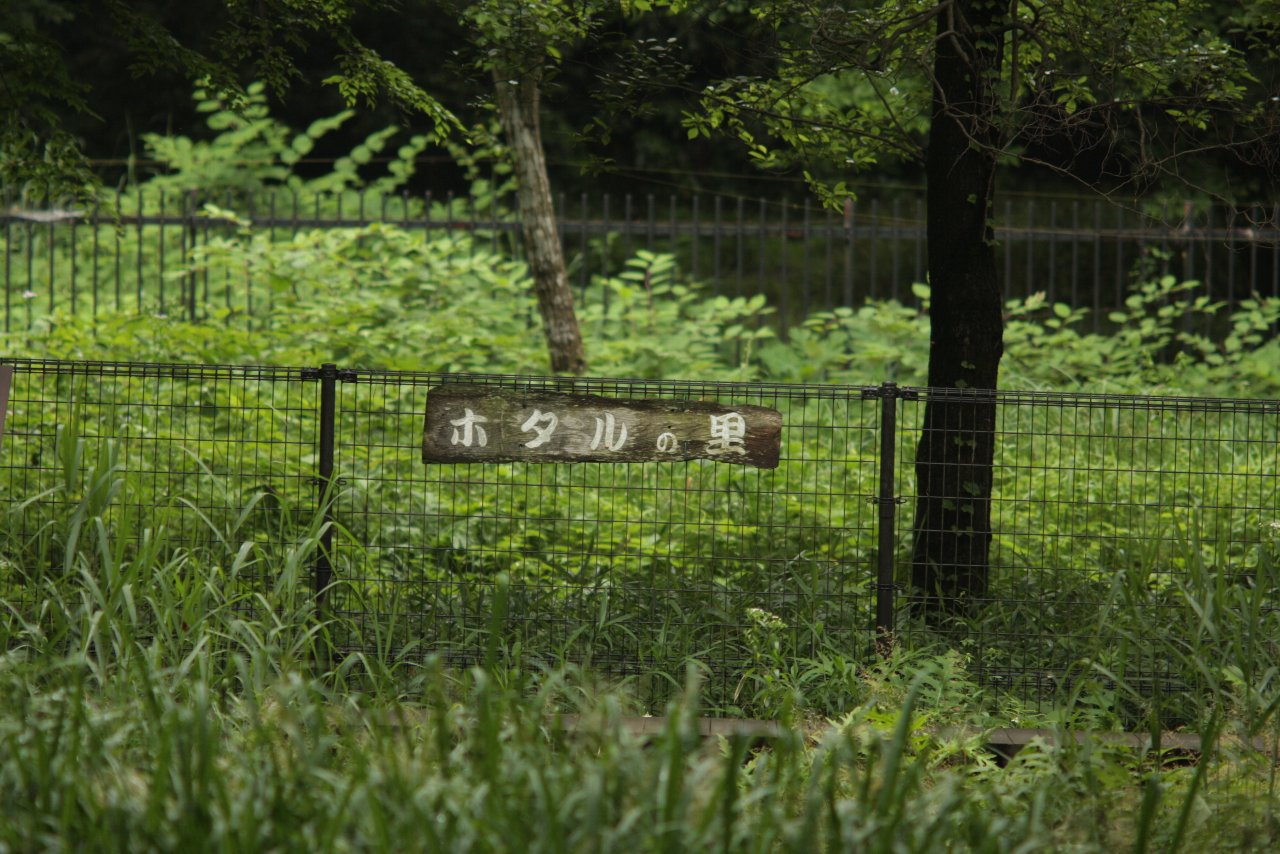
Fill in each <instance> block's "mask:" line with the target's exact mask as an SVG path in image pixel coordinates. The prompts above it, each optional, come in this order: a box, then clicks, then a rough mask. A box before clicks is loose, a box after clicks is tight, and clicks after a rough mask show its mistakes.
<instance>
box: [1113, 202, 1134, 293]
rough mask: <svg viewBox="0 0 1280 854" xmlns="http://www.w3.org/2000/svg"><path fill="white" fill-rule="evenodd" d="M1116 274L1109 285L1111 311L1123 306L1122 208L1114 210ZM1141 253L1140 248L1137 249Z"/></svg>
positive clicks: (1123, 242) (1123, 240)
mask: <svg viewBox="0 0 1280 854" xmlns="http://www.w3.org/2000/svg"><path fill="white" fill-rule="evenodd" d="M1115 244H1116V272H1115V277H1116V279H1115V281H1114V282H1112V283H1111V289H1112V293H1113V296H1112V302H1111V309H1112V311H1119V310H1120V308H1121V307H1122V306H1123V305H1124V244H1125V239H1124V208H1120V207H1117V208H1116V239H1115ZM1139 251H1141V247H1139Z"/></svg>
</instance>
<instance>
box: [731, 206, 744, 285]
mask: <svg viewBox="0 0 1280 854" xmlns="http://www.w3.org/2000/svg"><path fill="white" fill-rule="evenodd" d="M742 204H743V199H742V196H739V197H738V231H737V235H736V236H737V241H738V245H737V246H736V247H735V249H736V255H737V261H738V266H737V269H736V270H735V271H734V295H735V296H742V265H743V263H744V260H743V256H742V251H743V237H745V236H746V235H744V234H743V224H742Z"/></svg>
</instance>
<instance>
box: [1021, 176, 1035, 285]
mask: <svg viewBox="0 0 1280 854" xmlns="http://www.w3.org/2000/svg"><path fill="white" fill-rule="evenodd" d="M1035 217H1036V203H1035V202H1034V201H1032V200H1031V199H1027V213H1026V218H1025V219H1024V220H1023V223H1024V224H1023V227H1022V234H1023V238H1024V239H1025V240H1026V241H1027V281H1026V282H1025V283H1024V284H1023V287H1022V291H1021V293H1019V294H1018V296H1020V297H1023V298H1026V297H1028V296H1030V295H1031V289H1032V288H1033V287H1034V286H1035V285H1034V283H1035V281H1036V240H1035V236H1036V234H1035V227H1036V226H1035V222H1036V219H1035Z"/></svg>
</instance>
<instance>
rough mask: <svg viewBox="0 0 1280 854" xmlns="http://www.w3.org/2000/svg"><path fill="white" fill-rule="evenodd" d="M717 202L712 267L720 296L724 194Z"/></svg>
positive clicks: (713, 229)
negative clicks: (721, 230) (721, 217)
mask: <svg viewBox="0 0 1280 854" xmlns="http://www.w3.org/2000/svg"><path fill="white" fill-rule="evenodd" d="M715 199H716V204H715V224H714V225H713V226H712V232H711V245H712V252H711V255H712V259H713V260H712V269H713V270H714V271H715V272H714V273H713V274H712V275H713V276H714V278H715V283H716V285H715V295H716V296H720V216H721V205H722V203H723V201H724V199H723V197H722V196H716V197H715Z"/></svg>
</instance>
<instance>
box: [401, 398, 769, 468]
mask: <svg viewBox="0 0 1280 854" xmlns="http://www.w3.org/2000/svg"><path fill="white" fill-rule="evenodd" d="M781 436H782V415H781V414H779V412H778V411H777V410H776V409H766V408H765V407H763V406H748V405H743V406H721V405H720V404H718V403H708V402H705V401H698V400H617V399H613V398H608V397H596V396H594V395H587V394H556V393H550V392H548V393H533V392H530V393H525V392H516V391H511V390H507V389H498V388H492V387H483V386H474V385H465V384H454V383H450V384H447V385H441V386H437V387H436V388H433V389H431V391H430V392H428V394H427V415H426V428H425V430H424V435H423V439H422V461H423V462H426V463H471V462H475V463H479V462H516V461H520V462H541V463H574V462H604V463H638V462H653V461H661V460H666V461H677V460H695V459H707V460H718V461H720V462H725V463H737V464H739V465H747V466H755V467H757V468H765V469H771V468H777V466H778V452H779V448H780V444H781Z"/></svg>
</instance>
